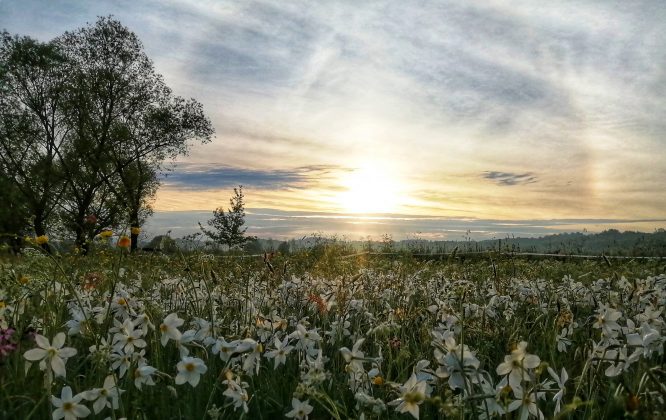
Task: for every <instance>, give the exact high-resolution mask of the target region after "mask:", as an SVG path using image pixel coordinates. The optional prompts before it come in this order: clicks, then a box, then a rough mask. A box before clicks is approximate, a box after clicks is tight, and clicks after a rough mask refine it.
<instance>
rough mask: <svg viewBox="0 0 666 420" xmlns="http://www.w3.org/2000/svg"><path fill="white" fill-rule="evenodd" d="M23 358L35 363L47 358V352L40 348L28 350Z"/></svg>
mask: <svg viewBox="0 0 666 420" xmlns="http://www.w3.org/2000/svg"><path fill="white" fill-rule="evenodd" d="M23 357H25V358H26V359H28V360H30V361H33V362H35V361H37V360H42V359H43V358H45V357H46V350H44V349H40V348H37V349H32V350H28V351H26V352H25V354H23Z"/></svg>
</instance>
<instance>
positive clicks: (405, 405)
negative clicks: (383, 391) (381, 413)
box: [389, 373, 428, 419]
mask: <svg viewBox="0 0 666 420" xmlns="http://www.w3.org/2000/svg"><path fill="white" fill-rule="evenodd" d="M400 390H401V391H402V395H401V396H400V398H398V399H395V400H393V401H391V402H390V403H389V405H397V407H396V408H395V410H396V411H397V412H399V413H409V414H411V415H412V416H413V417H414V418H415V419H418V418H419V405H421V404H422V403H423V401H425V399H426V398H428V395H427V393H428V384H427V383H426V382H425V381H419V380H418V379H417V378H416V374H415V373H412V376H411V377H410V378H409V379H408V380H407V382H405V384H404V385H402V386H401V387H400Z"/></svg>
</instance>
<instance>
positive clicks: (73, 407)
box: [51, 386, 90, 420]
mask: <svg viewBox="0 0 666 420" xmlns="http://www.w3.org/2000/svg"><path fill="white" fill-rule="evenodd" d="M82 399H83V393H81V394H76V395H74V396H72V388H70V387H68V386H66V387H64V388H63V389H62V391H61V392H60V398H58V397H56V396H52V397H51V403H52V404H53V406H54V407H55V408H56V409H55V410H53V414H52V417H53V420H59V419H62V418H64V419H65V420H76V419H78V418H83V417H88V416H89V415H90V409H89V408H88V407H86V406H85V405H83V404H80V402H81V400H82Z"/></svg>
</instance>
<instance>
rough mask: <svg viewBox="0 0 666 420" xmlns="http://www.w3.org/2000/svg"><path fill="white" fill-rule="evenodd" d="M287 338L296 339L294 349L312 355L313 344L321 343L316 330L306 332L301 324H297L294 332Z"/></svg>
mask: <svg viewBox="0 0 666 420" xmlns="http://www.w3.org/2000/svg"><path fill="white" fill-rule="evenodd" d="M289 338H295V339H297V340H298V343H297V344H296V348H297V349H299V350H305V351H306V352H308V353H312V352H313V351H314V346H315V344H316V343H318V342H319V341H321V336H320V335H319V334H318V333H317V330H316V329H312V330H307V329H306V328H305V326H304V325H303V324H298V325H297V326H296V331H294V332H292V333H291V334H289Z"/></svg>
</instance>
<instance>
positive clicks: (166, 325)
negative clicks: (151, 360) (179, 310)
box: [160, 312, 185, 346]
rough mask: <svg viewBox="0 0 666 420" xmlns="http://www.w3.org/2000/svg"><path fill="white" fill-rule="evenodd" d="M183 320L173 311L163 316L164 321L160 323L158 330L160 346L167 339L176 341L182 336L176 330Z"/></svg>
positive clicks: (164, 344) (164, 343)
mask: <svg viewBox="0 0 666 420" xmlns="http://www.w3.org/2000/svg"><path fill="white" fill-rule="evenodd" d="M184 322H185V321H184V320H182V319H180V318H178V315H177V314H176V313H175V312H174V313H171V314H169V315H167V317H166V318H164V321H163V322H162V324H160V331H162V338H161V339H160V342H161V343H162V346H166V343H167V342H168V341H169V339H172V340H176V341H178V340H180V339H181V338H182V336H183V335H182V334H181V332H180V331H178V327H180V326H181V325H183V323H184Z"/></svg>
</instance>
